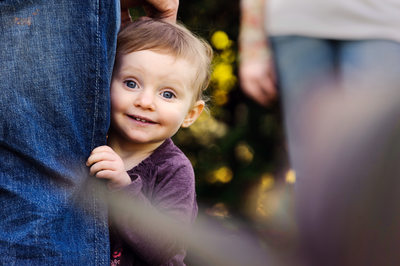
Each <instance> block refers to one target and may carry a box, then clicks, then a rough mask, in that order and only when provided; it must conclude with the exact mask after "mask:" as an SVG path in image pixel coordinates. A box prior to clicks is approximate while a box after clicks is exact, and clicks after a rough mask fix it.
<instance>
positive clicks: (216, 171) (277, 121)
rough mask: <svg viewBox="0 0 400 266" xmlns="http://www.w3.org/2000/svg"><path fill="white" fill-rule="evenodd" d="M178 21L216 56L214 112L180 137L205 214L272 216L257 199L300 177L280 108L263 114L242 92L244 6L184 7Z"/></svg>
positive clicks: (203, 3) (210, 3)
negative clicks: (293, 166)
mask: <svg viewBox="0 0 400 266" xmlns="http://www.w3.org/2000/svg"><path fill="white" fill-rule="evenodd" d="M178 20H179V21H181V22H183V23H184V24H185V25H186V26H187V27H188V28H189V29H190V30H192V31H193V32H195V33H197V34H198V35H200V36H201V37H203V38H205V39H206V40H207V41H209V43H210V44H211V45H212V47H213V49H214V52H215V58H214V62H213V63H214V65H213V73H212V80H211V85H210V87H209V89H208V91H207V95H208V96H209V97H210V101H209V103H208V107H209V112H208V113H207V112H203V114H202V116H201V117H200V119H199V120H198V121H196V123H195V124H194V125H192V126H191V127H190V128H189V129H184V130H180V131H179V132H178V134H177V135H176V136H175V137H174V141H175V143H176V144H177V145H178V146H179V147H181V149H182V150H183V151H184V152H185V153H186V155H187V156H188V157H189V158H190V160H191V161H192V163H193V166H194V169H195V173H196V181H197V196H198V201H199V203H200V205H201V206H200V207H201V208H200V211H203V212H206V213H207V214H208V215H216V216H219V217H229V216H230V215H235V216H237V215H238V216H241V215H244V216H247V215H248V214H249V213H251V214H255V215H261V216H262V215H268V213H266V212H267V211H268V210H265V209H263V208H262V206H257V204H254V203H256V202H257V196H262V194H263V193H261V194H260V195H255V194H257V192H262V191H265V190H267V189H270V188H271V187H272V186H273V185H274V183H275V182H276V181H277V180H278V179H279V180H283V181H285V180H287V182H289V183H292V182H294V177H293V174H292V172H291V171H289V169H288V167H287V159H286V158H287V156H286V147H285V142H284V135H283V129H282V119H281V115H280V108H279V103H278V102H276V103H274V104H272V105H271V106H270V107H269V108H263V107H261V106H258V105H257V104H256V103H254V102H253V101H251V100H249V99H248V98H247V97H246V96H245V95H244V94H243V93H242V91H241V89H240V87H239V86H240V85H239V82H238V75H237V63H238V42H237V37H238V29H239V1H209V0H202V1H200V0H195V1H181V2H180V7H179V14H178ZM249 201H250V202H249Z"/></svg>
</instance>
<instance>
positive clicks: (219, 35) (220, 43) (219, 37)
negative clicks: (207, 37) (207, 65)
mask: <svg viewBox="0 0 400 266" xmlns="http://www.w3.org/2000/svg"><path fill="white" fill-rule="evenodd" d="M211 43H212V45H213V46H214V47H215V48H216V49H218V50H224V49H226V48H228V47H230V46H231V44H232V41H231V40H229V37H228V35H227V34H226V33H225V32H223V31H220V30H218V31H216V32H214V34H213V35H212V36H211Z"/></svg>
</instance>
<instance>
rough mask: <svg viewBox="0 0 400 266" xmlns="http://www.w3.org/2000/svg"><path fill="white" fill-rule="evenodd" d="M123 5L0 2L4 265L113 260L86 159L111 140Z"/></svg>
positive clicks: (0, 256) (0, 242)
mask: <svg viewBox="0 0 400 266" xmlns="http://www.w3.org/2000/svg"><path fill="white" fill-rule="evenodd" d="M119 10H120V9H119V1H116V0H107V1H81V0H58V1H38V0H37V1H35V0H33V1H20V0H3V1H0V89H1V93H0V97H1V101H0V116H1V119H0V120H1V127H0V157H1V159H0V171H1V172H0V202H1V207H0V264H1V265H42V264H45V265H109V244H108V227H107V212H106V208H104V206H102V204H100V202H99V201H98V199H97V198H96V197H95V196H94V193H92V192H93V188H92V187H90V185H89V183H90V180H91V179H90V177H89V176H88V170H87V168H86V167H85V161H86V159H87V157H88V155H89V154H90V152H91V150H92V149H93V148H94V147H96V146H98V145H102V144H104V143H105V139H106V133H107V130H108V126H109V110H110V106H109V84H110V77H111V72H112V66H113V62H114V56H115V45H116V34H117V31H118V28H119V21H120V17H119V16H120V14H119Z"/></svg>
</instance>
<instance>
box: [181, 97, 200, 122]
mask: <svg viewBox="0 0 400 266" xmlns="http://www.w3.org/2000/svg"><path fill="white" fill-rule="evenodd" d="M204 105H205V103H204V101H197V102H196V103H195V104H194V105H193V106H192V108H191V109H190V110H189V112H188V114H187V115H186V117H185V120H183V123H182V127H189V126H190V125H191V124H193V123H194V121H196V119H197V118H198V117H199V116H200V114H201V112H203V109H204Z"/></svg>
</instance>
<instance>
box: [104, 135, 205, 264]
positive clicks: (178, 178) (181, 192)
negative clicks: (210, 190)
mask: <svg viewBox="0 0 400 266" xmlns="http://www.w3.org/2000/svg"><path fill="white" fill-rule="evenodd" d="M128 174H129V176H130V177H131V179H132V183H131V184H130V185H128V186H126V187H125V188H124V189H123V191H124V192H126V193H128V194H129V196H131V197H132V200H134V201H142V202H143V203H145V204H148V205H149V206H151V207H152V208H156V209H157V210H158V211H160V212H162V213H164V214H166V215H168V216H170V217H173V218H174V219H177V220H178V221H179V222H182V223H184V224H185V225H190V224H191V223H193V221H194V219H195V218H196V215H197V203H196V193H195V178H194V172H193V167H192V164H191V163H190V161H189V159H188V158H187V157H186V156H185V155H184V154H183V152H182V151H181V150H180V149H179V148H178V147H177V146H175V144H174V143H173V142H172V140H171V139H167V140H166V141H165V142H164V143H163V144H161V145H160V147H158V148H157V149H156V150H155V151H154V152H153V153H152V154H151V155H150V156H149V157H147V158H146V159H145V160H143V161H142V162H141V163H140V164H139V165H137V166H135V167H134V168H133V169H131V170H129V171H128ZM116 219H118V217H117V218H116ZM116 219H115V218H114V220H113V221H112V224H113V225H114V224H118V229H117V228H116V227H113V226H112V227H111V228H110V240H111V264H112V265H185V264H184V262H183V259H184V257H185V254H186V251H185V249H184V247H183V245H182V244H178V243H177V242H176V241H174V242H173V243H171V241H169V242H168V241H163V240H161V241H159V240H155V239H150V237H146V234H141V231H140V229H139V230H137V231H135V230H134V229H133V228H128V227H127V226H124V225H123V224H121V222H120V223H119V222H118V220H116ZM122 223H123V222H122ZM156 242H157V243H156ZM119 260H120V264H118V261H119Z"/></svg>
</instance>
